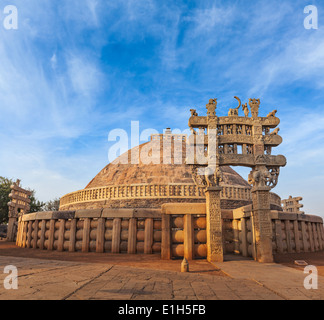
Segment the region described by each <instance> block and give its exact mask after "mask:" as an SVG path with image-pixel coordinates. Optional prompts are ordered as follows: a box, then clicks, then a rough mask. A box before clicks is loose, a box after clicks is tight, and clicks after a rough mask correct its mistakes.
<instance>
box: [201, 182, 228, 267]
mask: <svg viewBox="0 0 324 320" xmlns="http://www.w3.org/2000/svg"><path fill="white" fill-rule="evenodd" d="M221 190H222V188H221V187H219V186H214V187H208V188H207V189H206V191H205V192H206V233H207V260H208V261H209V262H223V260H224V258H223V234H222V215H221V206H220V193H221Z"/></svg>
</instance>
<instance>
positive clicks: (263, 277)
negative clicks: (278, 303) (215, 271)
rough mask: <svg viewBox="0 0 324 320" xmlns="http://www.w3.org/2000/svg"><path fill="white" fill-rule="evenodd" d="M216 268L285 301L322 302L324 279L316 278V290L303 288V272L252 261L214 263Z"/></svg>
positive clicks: (304, 275) (278, 265)
mask: <svg viewBox="0 0 324 320" xmlns="http://www.w3.org/2000/svg"><path fill="white" fill-rule="evenodd" d="M216 265H217V267H218V268H220V269H221V270H222V271H223V272H225V273H226V274H227V275H228V276H230V277H232V278H234V279H236V280H242V281H243V280H244V281H246V280H251V281H254V282H256V283H259V284H260V285H262V286H264V288H267V289H268V290H270V291H272V292H275V293H276V294H277V295H278V296H280V297H281V298H283V299H285V300H324V277H322V276H318V289H316V290H313V289H311V290H306V289H305V288H304V280H305V277H307V276H308V275H309V273H307V274H305V273H304V272H303V270H298V269H295V268H290V267H287V266H284V265H281V264H275V263H265V264H261V263H258V262H255V261H253V260H246V261H227V262H223V263H216Z"/></svg>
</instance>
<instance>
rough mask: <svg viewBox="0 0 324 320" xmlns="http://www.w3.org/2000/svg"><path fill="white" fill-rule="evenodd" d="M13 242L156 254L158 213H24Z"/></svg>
mask: <svg viewBox="0 0 324 320" xmlns="http://www.w3.org/2000/svg"><path fill="white" fill-rule="evenodd" d="M16 244H17V245H18V246H19V247H23V248H34V249H46V250H58V251H71V252H73V251H82V252H89V251H91V252H98V253H102V252H111V253H130V254H134V253H146V254H151V253H159V252H160V251H161V213H160V210H154V209H94V210H77V211H75V212H73V211H58V212H37V213H32V214H27V215H23V216H21V217H20V218H19V222H18V232H17V239H16Z"/></svg>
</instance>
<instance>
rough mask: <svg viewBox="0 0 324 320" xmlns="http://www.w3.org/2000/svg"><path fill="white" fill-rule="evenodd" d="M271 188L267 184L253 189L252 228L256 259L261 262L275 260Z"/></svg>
mask: <svg viewBox="0 0 324 320" xmlns="http://www.w3.org/2000/svg"><path fill="white" fill-rule="evenodd" d="M270 189H271V188H270V187H267V186H263V187H253V189H252V203H253V209H252V230H253V244H254V246H255V252H256V254H255V257H254V259H255V260H257V261H259V262H273V254H272V225H271V218H270Z"/></svg>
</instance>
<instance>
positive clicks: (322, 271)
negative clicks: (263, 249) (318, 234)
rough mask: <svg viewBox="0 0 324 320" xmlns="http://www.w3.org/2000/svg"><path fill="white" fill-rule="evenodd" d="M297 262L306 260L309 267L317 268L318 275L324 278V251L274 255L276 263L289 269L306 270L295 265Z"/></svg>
mask: <svg viewBox="0 0 324 320" xmlns="http://www.w3.org/2000/svg"><path fill="white" fill-rule="evenodd" d="M295 260H304V261H306V262H307V263H308V264H309V265H313V266H315V267H316V268H317V271H318V274H319V275H320V276H324V251H319V252H307V253H285V254H276V255H274V261H275V262H276V263H280V264H283V265H285V266H287V267H291V268H295V269H298V270H304V267H301V266H297V265H295V263H294V262H295Z"/></svg>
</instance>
